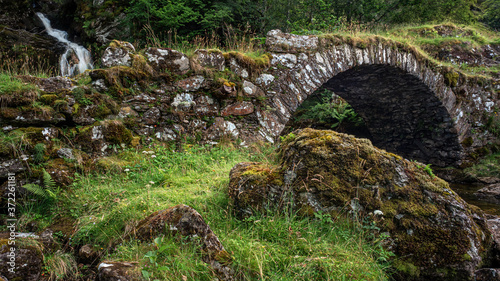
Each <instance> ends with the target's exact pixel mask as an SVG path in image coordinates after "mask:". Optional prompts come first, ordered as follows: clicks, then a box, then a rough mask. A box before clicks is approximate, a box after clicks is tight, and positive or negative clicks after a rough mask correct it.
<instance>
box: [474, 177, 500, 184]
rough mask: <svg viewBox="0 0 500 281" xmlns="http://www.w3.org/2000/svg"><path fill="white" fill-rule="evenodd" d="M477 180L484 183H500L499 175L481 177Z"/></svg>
mask: <svg viewBox="0 0 500 281" xmlns="http://www.w3.org/2000/svg"><path fill="white" fill-rule="evenodd" d="M477 180H478V181H479V182H481V183H484V184H494V183H500V179H499V178H497V177H479V178H477Z"/></svg>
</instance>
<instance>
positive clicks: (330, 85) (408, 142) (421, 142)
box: [323, 64, 463, 166]
mask: <svg viewBox="0 0 500 281" xmlns="http://www.w3.org/2000/svg"><path fill="white" fill-rule="evenodd" d="M323 87H325V88H327V89H329V90H331V91H333V92H335V93H336V94H337V95H339V96H341V97H342V98H344V99H345V100H346V101H347V102H348V103H349V104H351V105H352V106H353V108H354V109H355V110H356V112H358V113H359V114H360V115H361V116H362V117H363V119H364V120H365V123H366V125H367V127H368V128H369V130H370V133H371V135H372V142H373V143H374V145H375V146H377V147H380V148H383V149H386V150H387V151H390V152H393V153H397V154H400V155H402V156H404V157H406V158H409V159H415V160H419V161H422V162H425V163H432V164H435V165H439V166H447V165H453V164H455V163H456V162H457V161H460V160H461V156H462V154H463V149H462V146H461V145H460V143H459V142H458V135H457V131H456V129H455V127H454V124H453V122H452V119H451V117H450V114H449V112H448V111H447V109H446V108H445V107H444V106H443V104H442V103H441V101H440V100H439V99H438V98H437V97H436V96H435V95H434V93H433V92H432V91H431V90H430V89H429V87H427V86H426V85H425V84H424V83H423V82H422V81H420V80H419V79H418V78H417V77H415V76H413V75H411V74H409V73H407V72H405V71H403V70H402V69H400V68H397V67H393V66H390V65H383V64H371V65H360V66H356V67H354V68H351V69H349V70H346V71H344V72H341V73H339V74H337V75H336V76H334V77H333V78H331V79H329V80H328V81H327V82H326V83H325V84H324V85H323Z"/></svg>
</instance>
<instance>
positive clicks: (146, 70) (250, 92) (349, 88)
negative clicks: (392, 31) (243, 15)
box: [0, 30, 500, 166]
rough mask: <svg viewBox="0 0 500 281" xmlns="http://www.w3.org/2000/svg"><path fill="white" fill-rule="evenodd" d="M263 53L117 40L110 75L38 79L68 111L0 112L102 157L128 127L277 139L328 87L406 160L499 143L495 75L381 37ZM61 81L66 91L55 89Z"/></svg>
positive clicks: (271, 47)
mask: <svg viewBox="0 0 500 281" xmlns="http://www.w3.org/2000/svg"><path fill="white" fill-rule="evenodd" d="M266 48H267V50H266V51H267V54H266V55H264V56H262V57H260V58H258V59H251V58H249V57H248V56H245V55H244V54H241V53H237V52H229V53H226V54H223V53H222V52H221V51H218V50H197V51H195V52H194V55H193V56H191V57H190V58H188V57H187V56H186V55H184V54H182V53H181V52H179V51H176V50H172V49H167V48H163V49H162V48H147V49H146V50H142V51H140V52H137V51H136V50H135V48H134V46H133V45H132V44H130V43H126V42H119V41H113V42H112V43H111V44H110V46H109V47H108V48H107V49H106V51H105V52H104V55H103V57H102V65H103V66H104V67H106V68H104V69H95V70H92V71H90V72H89V76H90V78H91V79H92V83H91V84H90V85H88V86H83V87H82V86H80V87H78V86H76V87H75V86H74V85H72V83H73V82H72V81H71V80H70V79H67V78H61V77H55V78H47V79H42V78H40V79H39V80H40V81H39V82H38V84H39V85H40V87H41V88H42V90H43V91H44V92H45V93H49V94H50V93H54V94H55V96H54V95H52V96H51V95H44V96H43V97H44V100H43V101H41V102H44V103H46V104H54V105H55V103H56V102H55V101H54V102H51V100H50V99H48V98H47V97H56V98H58V99H59V100H58V102H59V103H58V105H61V106H57V108H56V106H54V108H52V109H50V110H48V109H47V110H45V111H44V112H41V113H40V112H39V111H40V110H39V109H36V108H33V109H30V108H28V107H27V106H25V107H17V106H16V104H18V103H19V102H23V101H14V100H12V101H10V103H11V106H12V108H1V109H0V125H2V126H7V127H8V126H10V127H28V126H38V127H43V128H45V129H43V130H42V132H45V131H47V130H48V129H46V128H49V129H51V130H52V129H54V131H57V130H56V128H53V127H54V126H55V127H57V126H77V125H78V126H80V127H81V128H82V129H80V130H78V132H79V133H78V134H77V136H76V137H75V140H74V141H75V142H76V148H79V149H81V150H83V151H84V152H86V153H91V154H99V155H104V154H107V153H112V150H111V149H110V147H112V145H113V144H129V143H130V144H131V145H133V144H132V142H131V137H132V134H131V132H130V131H132V133H133V135H140V136H145V137H146V138H145V139H144V140H145V141H148V140H150V139H152V138H155V139H158V140H160V141H174V140H178V141H180V140H182V139H185V137H186V136H193V137H195V138H196V140H199V141H205V142H211V141H217V140H219V139H220V138H221V137H222V136H224V135H228V134H229V135H232V136H233V137H236V138H239V139H241V140H242V141H243V142H244V143H249V142H252V141H256V140H268V141H274V140H276V139H277V138H278V137H279V136H280V134H281V133H282V131H283V128H284V127H285V125H286V124H287V122H288V121H289V119H290V117H291V116H292V114H293V113H294V112H295V111H296V109H297V107H298V106H299V105H300V104H301V103H302V102H303V101H304V100H306V99H307V98H308V97H309V96H310V95H312V94H313V92H314V91H315V90H316V89H318V88H320V87H325V88H328V89H330V90H332V91H334V92H335V93H336V94H338V95H340V96H341V97H342V98H344V99H345V100H347V102H349V103H350V104H351V105H352V106H353V108H354V110H355V111H356V112H357V113H358V114H360V115H361V116H362V117H363V119H364V121H365V123H366V124H367V127H368V129H369V131H370V134H371V136H372V142H373V144H374V145H375V146H378V147H380V148H383V149H386V150H387V151H389V152H393V153H396V154H400V155H402V156H404V157H406V158H410V159H416V160H419V161H422V162H424V163H432V164H435V165H438V166H448V165H454V166H458V165H461V164H462V163H464V161H467V160H469V159H471V158H474V157H476V156H477V155H479V154H480V153H485V152H486V149H485V148H487V147H488V146H490V145H492V144H495V143H497V137H496V135H495V133H496V134H499V133H500V121H497V122H498V123H499V124H492V122H491V121H492V120H500V118H497V117H496V116H495V114H496V113H497V108H498V107H499V100H498V93H499V92H500V83H499V81H498V80H494V79H493V78H486V77H480V76H470V75H467V74H464V73H461V72H460V71H457V70H455V69H453V68H452V67H448V66H441V65H439V62H437V61H435V60H433V59H429V58H428V57H427V56H426V55H424V54H423V53H422V52H420V51H417V50H415V49H413V48H412V47H411V46H407V45H404V44H401V43H398V42H394V41H391V40H389V39H385V38H382V37H376V36H373V37H367V38H366V39H362V38H355V39H353V38H349V37H342V36H338V35H323V36H298V35H292V34H286V33H282V32H281V31H279V30H273V31H270V32H269V33H268V35H267V38H266ZM227 68H229V69H230V70H231V71H227ZM30 79H35V78H30ZM59 80H61V81H59ZM62 80H64V81H62ZM54 81H55V82H54ZM57 81H59V82H57ZM44 83H45V84H47V85H48V86H47V85H46V86H43V85H44ZM54 83H55V84H57V85H59V86H58V88H61V87H62V88H64V89H63V90H57V89H51V88H54V87H52V86H50V85H53V84H54ZM55 84H54V85H55ZM65 85H66V86H65ZM88 87H91V88H92V89H89V88H88ZM77 91H78V92H79V96H80V99H81V98H82V97H83V95H84V94H85V98H87V99H88V101H87V102H86V105H85V106H80V104H79V103H82V104H83V102H85V100H84V101H80V102H78V101H76V100H75V97H78V95H77V93H76V92H77ZM111 99H113V100H111ZM89 101H90V102H89ZM6 102H7V103H8V102H9V101H4V103H6ZM6 106H9V104H7V105H6ZM99 120H102V121H99ZM119 124H121V125H119ZM117 126H118V127H120V126H125V127H126V128H124V129H123V130H122V129H120V130H122V131H124V132H125V130H127V131H128V133H127V134H122V135H124V136H125V137H119V138H116V137H112V136H111V135H113V134H116V132H115V131H117V128H118V127H117ZM120 128H121V127H120ZM40 129H42V128H40ZM90 132H92V133H90ZM43 138H46V139H50V138H49V137H47V136H45V135H44V136H43ZM134 138H135V137H134ZM134 143H136V142H134Z"/></svg>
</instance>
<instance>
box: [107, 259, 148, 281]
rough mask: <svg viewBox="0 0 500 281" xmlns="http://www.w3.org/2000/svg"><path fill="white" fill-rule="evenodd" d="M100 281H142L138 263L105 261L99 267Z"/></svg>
mask: <svg viewBox="0 0 500 281" xmlns="http://www.w3.org/2000/svg"><path fill="white" fill-rule="evenodd" d="M97 271H98V272H97V280H99V281H137V280H142V278H141V274H140V267H139V266H137V263H131V262H115V261H104V262H101V263H100V264H99V266H98V267H97Z"/></svg>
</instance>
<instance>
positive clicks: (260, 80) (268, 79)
mask: <svg viewBox="0 0 500 281" xmlns="http://www.w3.org/2000/svg"><path fill="white" fill-rule="evenodd" d="M273 81H274V76H272V75H271V74H265V73H263V74H261V75H260V76H259V77H257V79H256V80H255V82H257V84H260V85H263V86H266V87H267V86H269V85H270V84H271V83H272V82H273Z"/></svg>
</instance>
